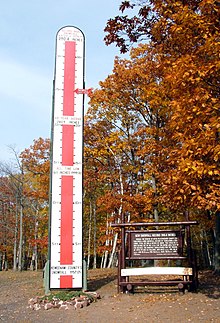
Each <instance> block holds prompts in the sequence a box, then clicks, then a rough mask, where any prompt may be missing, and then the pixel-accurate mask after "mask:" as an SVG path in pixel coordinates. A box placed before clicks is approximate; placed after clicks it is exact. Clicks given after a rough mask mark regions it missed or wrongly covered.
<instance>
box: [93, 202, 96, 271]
mask: <svg viewBox="0 0 220 323" xmlns="http://www.w3.org/2000/svg"><path fill="white" fill-rule="evenodd" d="M93 219H94V221H93V222H94V235H93V256H94V260H93V269H96V264H97V258H96V257H97V255H96V231H97V228H96V209H95V205H94V206H93Z"/></svg>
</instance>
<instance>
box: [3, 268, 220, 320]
mask: <svg viewBox="0 0 220 323" xmlns="http://www.w3.org/2000/svg"><path fill="white" fill-rule="evenodd" d="M199 279H200V285H199V289H198V291H197V292H196V293H185V294H184V295H180V294H179V293H178V291H177V290H176V289H174V290H169V289H166V290H165V289H164V288H163V289H160V290H159V289H158V288H157V289H155V288H154V289H152V288H151V289H149V288H145V289H144V291H143V290H141V291H136V292H135V293H134V294H132V295H128V294H118V293H117V271H116V270H114V269H97V270H90V271H89V276H88V289H89V290H91V291H97V292H98V293H99V294H100V296H101V299H99V300H97V301H96V302H93V303H92V304H90V305H89V306H87V307H84V308H81V309H74V308H70V309H68V310H64V309H50V310H44V309H41V310H38V311H35V310H32V309H30V308H29V307H28V300H29V299H30V298H31V297H35V296H37V295H39V296H40V295H43V294H44V289H43V279H42V272H40V271H39V272H32V271H23V272H12V271H7V272H5V271H2V272H0V322H23V323H27V322H38V323H40V322H53V323H56V322H68V323H71V322H73V323H83V322H85V323H87V322H88V323H125V322H126V323H127V322H149V323H151V322H155V323H160V322H161V323H162V322H163V323H164V322H169V323H172V322H175V323H176V322H178V323H179V322H180V323H182V322H183V323H185V322H219V323H220V278H219V277H216V276H215V275H213V273H212V272H211V271H204V272H200V275H199Z"/></svg>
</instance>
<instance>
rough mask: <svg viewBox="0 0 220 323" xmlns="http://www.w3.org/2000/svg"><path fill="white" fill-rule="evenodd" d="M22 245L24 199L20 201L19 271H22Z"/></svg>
mask: <svg viewBox="0 0 220 323" xmlns="http://www.w3.org/2000/svg"><path fill="white" fill-rule="evenodd" d="M22 243H23V204H22V198H21V201H20V239H19V255H18V270H19V271H22Z"/></svg>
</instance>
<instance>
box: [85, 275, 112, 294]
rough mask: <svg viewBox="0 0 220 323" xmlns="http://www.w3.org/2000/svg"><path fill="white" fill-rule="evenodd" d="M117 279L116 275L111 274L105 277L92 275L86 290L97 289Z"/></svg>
mask: <svg viewBox="0 0 220 323" xmlns="http://www.w3.org/2000/svg"><path fill="white" fill-rule="evenodd" d="M115 280H117V275H116V274H112V275H108V276H105V277H94V278H90V279H89V280H88V290H90V291H97V290H98V289H100V288H101V287H103V286H105V285H107V284H109V283H111V282H113V281H115Z"/></svg>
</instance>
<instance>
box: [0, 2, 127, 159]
mask: <svg viewBox="0 0 220 323" xmlns="http://www.w3.org/2000/svg"><path fill="white" fill-rule="evenodd" d="M120 3H121V1H120V0H78V1H76V0H37V1H36V0H35V1H33V0H8V1H1V9H0V36H1V42H0V111H1V119H0V162H6V163H7V162H9V161H12V160H13V159H14V158H15V156H14V153H13V150H12V148H13V149H14V150H15V151H16V152H17V153H20V152H21V151H22V150H24V149H25V148H29V147H30V146H31V145H32V144H33V141H34V140H35V139H38V138H39V137H42V138H49V137H50V131H51V112H52V81H53V78H54V64H55V38H56V33H57V31H58V30H59V29H60V28H61V27H64V26H75V27H78V28H79V29H81V30H82V31H83V33H84V35H85V39H86V40H85V50H86V52H85V82H86V88H90V87H92V88H97V87H98V84H99V81H103V80H104V79H105V78H106V77H107V76H108V75H109V74H111V72H112V69H113V63H114V58H115V56H120V53H119V49H118V48H117V47H115V45H111V46H106V45H105V43H104V40H103V38H104V35H105V34H104V31H103V30H104V27H105V25H106V22H107V20H108V19H109V18H113V17H115V16H116V15H118V14H119V10H118V8H119V5H120ZM87 104H88V100H86V106H87ZM85 108H86V107H85Z"/></svg>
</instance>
